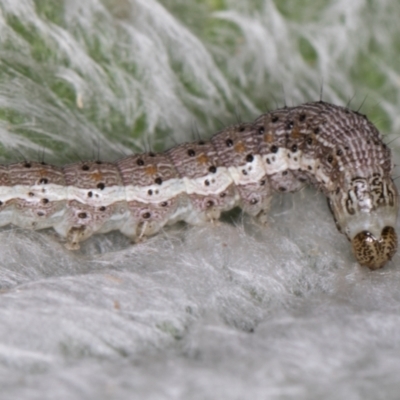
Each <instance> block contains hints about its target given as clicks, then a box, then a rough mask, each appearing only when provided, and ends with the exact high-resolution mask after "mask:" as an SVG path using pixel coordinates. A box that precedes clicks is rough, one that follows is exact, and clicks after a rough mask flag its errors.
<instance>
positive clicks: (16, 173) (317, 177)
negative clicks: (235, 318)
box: [0, 101, 398, 269]
mask: <svg viewBox="0 0 400 400" xmlns="http://www.w3.org/2000/svg"><path fill="white" fill-rule="evenodd" d="M392 169H393V164H392V161H391V152H390V150H389V149H388V147H387V146H386V145H385V144H384V143H383V142H382V137H381V135H380V133H379V132H378V130H377V129H376V128H375V126H374V125H373V124H372V123H371V122H369V121H368V119H367V118H366V117H365V116H364V115H361V114H359V113H357V112H354V111H351V110H349V109H347V108H345V107H340V106H335V105H332V104H328V103H325V102H321V101H320V102H313V103H306V104H303V105H300V106H297V107H285V108H282V109H279V110H275V111H271V112H268V113H265V114H263V115H261V116H260V117H258V118H257V119H256V120H255V121H254V122H252V123H242V124H237V125H234V126H231V127H228V128H226V129H223V130H222V131H220V132H218V133H216V134H215V135H214V136H212V137H211V138H210V140H208V141H197V142H194V143H184V144H181V145H178V146H176V147H174V148H172V149H169V150H167V151H165V152H163V153H158V154H154V153H144V154H136V155H132V156H129V157H126V158H124V159H122V160H118V161H116V162H115V163H106V162H100V161H88V162H80V163H75V164H70V165H66V166H64V167H56V166H52V165H46V164H45V163H38V162H27V161H25V162H22V163H17V164H11V165H8V166H5V165H0V225H1V226H4V225H8V224H13V225H16V226H20V227H23V228H29V229H44V228H51V227H52V228H54V229H55V230H56V232H57V233H58V234H59V235H60V236H61V237H63V238H64V239H65V241H66V247H67V248H69V249H78V248H79V246H80V242H82V241H84V240H86V239H87V238H89V237H90V236H91V235H93V234H95V233H105V232H109V231H112V230H119V231H121V232H122V233H123V234H125V235H126V236H128V237H130V238H131V239H132V240H133V241H139V240H142V239H143V238H145V237H147V236H151V235H154V234H156V233H157V232H158V231H160V230H161V229H162V228H163V227H164V226H165V225H168V224H173V223H175V222H177V221H185V222H187V223H189V224H193V225H201V224H206V223H212V222H215V221H217V220H218V219H219V218H220V215H221V213H222V212H224V211H228V210H230V209H232V208H234V207H236V206H240V207H241V208H242V210H243V211H244V212H246V213H248V214H250V215H252V216H255V217H257V218H259V219H260V220H261V221H262V222H265V221H266V218H267V212H268V208H269V204H270V200H271V197H272V195H273V193H274V192H294V191H297V190H299V189H301V188H302V187H303V186H304V185H306V184H309V185H312V186H314V187H315V188H317V190H320V191H322V192H323V193H324V194H325V196H326V197H327V199H328V204H329V208H330V210H331V212H332V214H333V217H334V220H335V222H336V226H337V227H338V229H339V231H340V232H342V233H343V234H345V235H346V236H347V238H348V239H349V241H350V242H351V247H352V250H353V253H354V256H355V258H356V260H357V261H358V262H359V263H360V264H361V265H364V266H367V267H369V268H371V269H377V268H381V267H383V266H384V265H385V264H386V263H387V262H388V261H389V260H391V259H392V258H393V256H394V254H395V253H396V250H397V234H396V230H395V227H396V221H397V213H398V193H397V189H396V187H395V185H394V183H393V180H392V178H391V174H392Z"/></svg>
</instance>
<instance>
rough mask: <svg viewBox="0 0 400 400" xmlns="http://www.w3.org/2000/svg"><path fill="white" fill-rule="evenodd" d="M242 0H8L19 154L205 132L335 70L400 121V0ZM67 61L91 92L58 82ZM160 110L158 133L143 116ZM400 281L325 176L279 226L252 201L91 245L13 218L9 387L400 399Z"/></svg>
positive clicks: (5, 70)
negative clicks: (57, 4) (206, 29)
mask: <svg viewBox="0 0 400 400" xmlns="http://www.w3.org/2000/svg"><path fill="white" fill-rule="evenodd" d="M48 3H49V4H50V3H51V2H48ZM211 3H213V2H212V1H210V2H208V3H207V2H204V4H211ZM227 3H228V4H229V7H228V8H227V9H226V10H223V11H221V10H220V11H217V12H216V13H215V14H210V15H208V14H207V15H208V16H207V17H205V19H204V20H201V21H202V23H204V24H205V23H209V22H210V21H212V20H214V19H215V20H216V21H217V20H218V21H219V20H225V21H229V24H233V25H229V24H228V25H224V24H222V25H217V26H216V28H215V29H217V31H218V35H217V36H216V37H215V36H212V35H210V36H207V35H206V34H204V35H202V34H201V30H199V27H198V26H196V24H195V21H196V17H198V18H200V19H201V18H203V17H202V15H203V14H201V12H203V11H204V10H203V8H201V7H200V6H198V5H193V10H191V9H190V7H189V12H187V11H185V10H183V11H179V10H180V6H182V7H183V6H184V5H185V1H183V0H180V1H179V0H169V1H165V2H164V5H166V6H163V5H162V4H161V3H160V2H157V1H156V0H135V1H129V0H107V1H104V2H100V1H99V0H80V1H75V0H69V1H66V6H65V9H64V17H65V19H64V21H63V23H62V24H60V25H57V24H54V23H52V22H50V21H49V20H47V19H46V18H45V17H44V16H42V15H38V14H37V13H36V12H35V8H34V3H33V1H31V0H18V1H15V0H0V10H1V17H0V32H1V35H0V41H2V43H3V50H2V51H1V52H0V71H1V75H0V108H1V109H4V108H7V109H8V110H12V111H13V112H16V113H17V114H18V115H19V116H22V117H21V118H22V119H18V120H17V121H15V120H14V119H12V118H11V117H10V121H7V118H4V116H3V117H2V118H3V119H2V121H1V124H0V138H1V143H2V144H3V147H4V148H5V149H6V150H7V152H8V151H9V153H7V154H6V153H4V156H3V157H4V158H5V159H14V160H15V158H16V157H17V156H15V155H14V157H13V156H12V154H13V151H14V152H16V151H17V153H14V154H17V155H18V154H19V153H20V152H21V153H23V154H25V155H26V156H32V153H30V151H31V150H32V149H33V150H34V151H36V149H39V150H43V151H45V152H46V154H47V157H49V158H50V159H51V160H52V159H56V160H57V159H61V160H63V159H64V158H68V157H73V154H75V153H79V152H85V151H86V152H87V153H88V154H91V152H92V151H93V146H94V147H96V146H98V147H99V148H100V151H101V155H102V157H104V158H113V157H116V156H117V155H118V154H120V153H121V152H125V151H128V150H129V149H130V150H132V148H130V147H129V144H131V145H132V144H133V143H139V145H140V143H143V141H144V143H147V142H150V143H152V142H153V141H154V140H156V139H157V140H161V141H164V142H165V143H166V145H168V144H171V142H170V141H171V137H174V138H175V139H176V140H190V137H191V135H190V130H191V128H192V127H193V125H197V126H198V127H200V130H201V133H206V134H208V133H210V132H212V129H214V128H215V126H216V124H217V122H216V121H217V119H221V120H222V121H223V122H224V121H230V122H232V118H233V116H232V114H233V113H234V111H235V110H236V111H237V112H238V113H239V114H244V115H246V113H247V114H253V115H254V116H256V115H257V112H259V111H258V110H259V108H260V107H261V106H262V98H263V96H265V102H267V103H268V104H270V105H273V103H274V101H273V100H271V98H270V94H271V93H274V94H275V96H276V98H277V99H278V101H281V100H280V99H282V97H283V95H282V92H281V86H282V85H283V86H284V88H285V94H286V96H287V99H289V100H288V102H290V103H299V102H301V101H304V100H316V99H318V96H319V88H320V83H321V81H322V80H323V81H324V99H325V100H329V101H334V102H336V103H345V102H346V100H348V99H349V98H350V97H351V96H352V95H353V93H354V92H356V93H357V94H358V98H359V99H362V98H363V97H364V95H365V94H367V93H369V94H370V97H371V100H370V103H369V108H368V107H367V109H366V110H363V111H364V112H368V109H369V110H372V111H373V109H374V108H373V105H374V104H376V103H378V102H379V107H380V108H381V110H383V111H384V112H386V114H387V119H388V120H389V126H390V127H391V128H392V130H393V132H394V133H395V132H396V127H398V126H399V121H400V120H399V117H398V112H397V110H398V108H399V103H400V96H399V90H398V89H399V82H400V80H399V79H398V76H397V75H396V72H395V66H396V65H397V64H396V62H397V61H396V60H398V57H395V56H394V55H393V52H394V51H395V44H394V43H392V41H394V37H397V38H398V37H399V36H398V32H399V28H398V27H396V24H397V23H398V21H397V20H398V15H399V11H400V7H399V6H398V5H397V3H396V0H392V1H390V0H373V1H366V0H365V1H364V0H357V1H351V2H349V1H347V0H346V1H345V0H338V1H332V2H330V3H329V2H326V4H325V5H323V6H321V7H320V8H318V11H315V12H316V13H317V16H318V18H316V17H312V15H314V14H313V7H312V6H308V11H307V10H305V11H304V13H305V14H304V15H298V20H293V19H291V18H290V16H284V15H283V14H282V13H281V11H279V10H278V9H277V7H276V6H275V5H274V4H275V3H273V2H272V1H268V0H265V1H259V2H257V1H253V2H250V1H249V2H247V1H243V2H238V1H236V2H235V1H233V0H232V1H230V2H229V1H227ZM288 3H290V2H289V1H288ZM196 4H197V3H196ZM200 4H202V3H201V2H200ZM258 4H261V6H258ZM315 4H320V2H315ZM322 4H324V3H322ZM252 7H253V8H252ZM248 8H250V9H248ZM305 8H306V7H305ZM110 10H111V11H110ZM171 10H172V11H171ZM177 10H178V11H177ZM202 10H203V11H202ZM173 12H174V13H176V14H175V15H174V14H173ZM180 12H181V14H179V13H180ZM396 13H397V14H396ZM9 14H12V15H16V18H17V19H18V20H20V21H22V22H23V23H24V24H27V26H30V25H29V24H33V25H34V26H35V27H36V29H37V30H38V32H39V35H41V36H42V37H43V41H44V42H46V43H47V45H48V47H49V49H51V51H52V52H53V53H52V54H53V55H52V56H51V57H50V58H48V59H46V60H45V61H41V60H39V61H38V60H37V59H36V60H35V59H33V57H32V53H31V50H32V49H31V48H30V46H31V45H30V44H29V43H28V42H29V41H26V38H23V37H21V36H20V35H19V34H17V33H16V32H15V30H14V29H12V28H11V27H10V24H9V22H7V20H6V15H9ZM190 15H191V16H192V18H193V20H191V19H190V18H189V17H188V16H190ZM308 15H311V16H310V17H307V16H308ZM179 18H181V20H180V19H179ZM193 21H194V22H193ZM232 26H234V27H236V28H235V29H236V30H235V29H233V28H232ZM238 27H239V28H238ZM232 29H233V30H232ZM237 29H238V30H239V31H240V32H241V33H242V34H241V36H240V38H237V37H235V36H234V33H235V32H237ZM300 33H301V35H303V36H305V37H306V38H308V39H309V40H310V42H311V43H312V44H313V46H314V49H315V51H316V54H317V61H316V62H315V64H313V65H310V64H309V63H308V62H306V61H305V60H304V58H303V57H302V56H301V54H300V50H299V48H298V46H297V44H296V43H297V39H298V35H299V34H300ZM229 38H231V39H232V40H233V41H235V40H236V41H237V43H236V46H237V47H236V51H234V52H232V51H231V50H232V49H230V48H229V46H227V45H226V43H228V42H229V41H228V39H229ZM372 38H373V39H374V40H376V41H377V42H378V43H379V45H380V49H381V51H382V55H381V57H380V58H376V60H375V61H376V69H377V71H378V72H377V73H379V74H381V73H383V74H384V75H383V78H382V79H383V80H382V82H381V83H380V85H375V86H374V85H372V86H371V87H369V88H368V90H365V92H362V89H363V86H362V83H360V82H359V77H358V76H357V73H354V71H352V68H353V67H354V64H356V63H357V56H358V53H359V52H363V51H365V50H368V45H369V41H370V40H372ZM7 40H11V41H12V43H13V44H14V45H13V47H10V48H9V47H4V46H5V45H4V43H5V41H7ZM95 40H97V41H98V42H99V43H100V44H99V45H98V48H101V49H102V50H101V51H104V54H103V56H104V58H102V60H101V61H99V60H95V59H94V58H93V57H92V55H91V54H92V53H91V50H90V49H91V47H90V46H91V44H93V42H94V41H95ZM225 45H226V46H225ZM371 57H372V56H371ZM129 63H131V64H134V65H135V68H134V70H132V71H131V70H130V69H129V68H127V67H126V66H127V65H130V64H129ZM23 65H25V66H26V68H27V69H28V70H29V71H30V72H29V73H28V72H27V69H23V68H22V66H23ZM357 71H358V70H356V72H357ZM382 71H383V72H382ZM364 73H365V71H364ZM56 78H57V79H61V80H63V82H69V83H70V84H71V86H72V87H73V88H74V90H75V94H76V104H72V105H71V104H69V103H68V102H64V101H63V99H60V98H58V97H57V96H58V95H57V94H56V93H55V92H54V91H53V90H52V86H51V84H52V83H54V79H56ZM191 85H192V86H191ZM365 85H367V83H365ZM359 92H361V93H359ZM366 92H367V93H366ZM359 103H360V101H359V102H358V104H359ZM367 103H368V101H367ZM143 115H144V116H145V117H146V123H145V129H144V131H145V132H146V135H147V136H146V138H143V135H141V136H140V135H136V136H135V135H131V131H132V130H134V129H133V128H132V127H133V126H136V125H135V124H136V123H137V121H138V119H140V118H141V116H143ZM116 116H117V118H116V119H117V120H118V121H120V126H121V128H120V131H115V125H111V123H110V120H111V119H112V118H114V117H116ZM229 118H231V120H229ZM376 122H377V123H378V124H379V123H380V122H382V121H376ZM386 126H387V125H386ZM128 127H131V130H130V131H129V130H128ZM137 131H138V132H139V131H140V129H139V128H138V129H137ZM27 132H31V134H30V135H28V134H27ZM124 132H125V134H126V136H128V138H127V139H126V140H125V139H124V136H123V135H124ZM165 132H166V133H168V135H169V136H168V137H167V138H163V133H165ZM207 132H208V133H207ZM139 133H140V132H139ZM395 137H396V136H395V135H394V136H393V138H395ZM43 138H50V139H51V141H50V142H49V144H48V145H47V142H44V141H43ZM160 138H161V139H160ZM59 143H62V146H61V147H57V144H59ZM85 146H86V147H85ZM391 147H392V148H394V150H395V155H396V157H397V158H398V152H397V151H396V148H397V146H396V142H393V143H392V144H391ZM82 148H83V149H84V150H82ZM9 154H11V155H9ZM33 154H35V153H33ZM94 154H96V151H95V152H94ZM399 286H400V256H399V255H396V257H395V258H394V260H393V261H392V262H391V263H389V264H388V265H387V266H386V267H385V268H384V269H383V270H380V271H375V272H371V271H369V270H366V269H364V268H361V267H360V266H358V265H357V264H356V263H355V261H354V259H353V256H352V254H351V249H350V246H349V243H348V242H347V240H346V239H345V237H344V236H343V235H341V234H340V233H338V232H337V230H336V228H335V226H334V223H333V220H332V217H331V215H330V214H329V211H328V209H327V205H326V201H325V199H324V198H323V196H322V195H320V194H317V193H315V192H314V191H313V190H305V191H302V192H301V193H297V194H295V195H286V196H279V195H278V196H277V197H276V198H275V200H274V204H273V206H272V209H271V215H270V222H269V226H268V227H267V228H265V227H259V226H257V225H255V224H254V223H253V222H252V221H251V219H249V218H247V217H245V216H242V215H241V214H238V215H236V216H233V217H232V218H227V220H225V221H224V222H222V223H221V224H219V225H217V226H213V227H205V228H197V227H196V228H194V227H186V226H183V225H177V226H175V227H172V228H169V229H166V230H165V232H162V233H161V234H159V235H158V236H156V237H154V238H151V239H149V240H148V241H146V242H144V243H142V244H139V245H135V246H130V245H129V243H128V241H127V240H126V239H125V238H123V237H122V236H121V235H119V234H116V233H112V234H108V235H101V236H97V237H94V238H92V239H90V240H89V241H88V242H87V243H85V244H84V246H83V248H82V250H81V251H79V252H76V253H72V252H70V251H68V250H65V249H64V248H63V246H62V244H60V243H59V242H58V239H57V238H56V237H55V236H54V235H53V234H52V232H51V231H48V232H27V231H24V230H20V229H16V228H5V229H3V230H1V231H0V399H2V400H3V399H7V400H8V399H18V400H23V399H41V400H43V399H61V400H63V399H74V400H75V399H157V400H158V399H185V400H186V399H201V400H203V399H221V400H222V399H307V400H308V399H349V400H353V399H354V400H356V399H374V400H375V399H384V400H387V399H398V398H399V396H400V394H399V393H400V381H399V370H400V291H399Z"/></svg>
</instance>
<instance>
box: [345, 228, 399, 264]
mask: <svg viewBox="0 0 400 400" xmlns="http://www.w3.org/2000/svg"><path fill="white" fill-rule="evenodd" d="M351 244H352V247H353V252H354V255H355V257H356V259H357V261H358V262H359V263H360V265H363V266H366V267H368V268H370V269H378V268H382V267H383V266H384V265H385V264H386V263H387V262H388V261H390V260H391V259H392V257H393V255H394V254H395V253H396V250H397V234H396V231H395V229H394V228H393V227H392V226H385V227H384V228H383V229H382V231H381V233H380V236H375V235H374V234H372V233H371V232H370V231H362V232H360V233H358V234H357V235H356V236H354V237H353V239H352V240H351Z"/></svg>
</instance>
